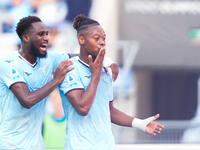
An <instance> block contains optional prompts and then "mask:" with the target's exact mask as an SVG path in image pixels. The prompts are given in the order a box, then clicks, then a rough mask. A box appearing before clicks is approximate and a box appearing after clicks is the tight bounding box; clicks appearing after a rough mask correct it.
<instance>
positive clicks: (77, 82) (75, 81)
mask: <svg viewBox="0 0 200 150" xmlns="http://www.w3.org/2000/svg"><path fill="white" fill-rule="evenodd" d="M70 67H74V69H73V70H72V71H70V72H68V73H67V75H66V76H65V79H64V80H63V82H62V83H61V85H60V86H59V89H60V90H61V91H62V92H63V93H64V94H67V93H68V92H70V91H72V90H77V89H84V86H83V84H82V82H81V79H80V76H79V74H78V73H77V70H76V67H75V65H72V66H70Z"/></svg>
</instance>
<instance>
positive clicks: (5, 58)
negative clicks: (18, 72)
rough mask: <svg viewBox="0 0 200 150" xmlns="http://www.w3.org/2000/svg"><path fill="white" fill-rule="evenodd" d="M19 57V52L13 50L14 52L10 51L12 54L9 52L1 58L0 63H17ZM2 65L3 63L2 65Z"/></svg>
mask: <svg viewBox="0 0 200 150" xmlns="http://www.w3.org/2000/svg"><path fill="white" fill-rule="evenodd" d="M18 58H19V57H18V55H17V52H12V53H10V54H8V55H5V56H3V57H2V58H1V59H0V63H1V64H4V63H5V64H10V63H11V62H12V63H13V62H15V63H16V61H17V59H18ZM1 66H2V65H1Z"/></svg>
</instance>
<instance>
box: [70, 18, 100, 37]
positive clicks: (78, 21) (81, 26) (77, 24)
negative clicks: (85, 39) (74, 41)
mask: <svg viewBox="0 0 200 150" xmlns="http://www.w3.org/2000/svg"><path fill="white" fill-rule="evenodd" d="M91 25H100V24H99V23H98V22H97V21H95V20H93V19H90V18H88V17H86V16H85V15H83V14H80V15H77V16H76V17H75V18H74V21H73V27H74V29H75V30H77V34H78V33H79V32H80V31H82V30H85V29H87V28H88V27H89V26H91Z"/></svg>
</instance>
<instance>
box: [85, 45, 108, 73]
mask: <svg viewBox="0 0 200 150" xmlns="http://www.w3.org/2000/svg"><path fill="white" fill-rule="evenodd" d="M105 53H106V52H105V48H102V49H101V50H100V51H99V53H98V54H97V57H96V59H95V60H94V62H93V59H92V56H91V55H89V56H88V61H89V66H90V70H91V72H92V75H93V76H95V75H97V76H99V77H100V74H101V69H102V64H103V60H104V56H105Z"/></svg>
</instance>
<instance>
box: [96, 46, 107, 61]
mask: <svg viewBox="0 0 200 150" xmlns="http://www.w3.org/2000/svg"><path fill="white" fill-rule="evenodd" d="M105 53H106V50H105V48H102V49H101V50H100V51H99V53H98V55H97V57H96V59H95V62H97V63H100V64H102V63H103V60H104V56H105Z"/></svg>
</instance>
